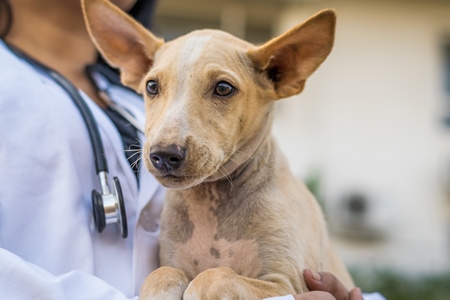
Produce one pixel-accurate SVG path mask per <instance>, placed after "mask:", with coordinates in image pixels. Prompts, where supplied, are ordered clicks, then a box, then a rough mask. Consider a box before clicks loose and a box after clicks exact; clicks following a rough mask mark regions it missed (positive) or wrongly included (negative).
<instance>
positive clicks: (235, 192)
mask: <svg viewBox="0 0 450 300" xmlns="http://www.w3.org/2000/svg"><path fill="white" fill-rule="evenodd" d="M275 158H276V146H275V142H274V141H273V138H272V137H271V136H270V135H267V136H265V137H264V139H263V140H262V141H261V143H260V144H259V145H258V148H257V149H256V151H255V152H254V153H253V155H252V156H251V158H249V159H247V160H246V161H245V162H244V163H243V164H241V165H240V166H238V167H237V168H236V169H235V170H234V171H233V172H232V173H231V174H229V175H227V176H223V177H221V178H219V179H217V180H214V181H206V182H203V183H202V184H200V185H197V186H194V187H192V188H190V189H187V190H178V191H177V192H180V193H183V194H184V195H185V196H186V197H183V198H184V199H186V200H188V201H196V202H197V203H198V202H203V201H204V202H205V203H207V202H209V201H213V200H212V198H214V201H216V203H219V202H228V201H234V200H236V198H242V197H245V196H246V195H247V194H252V193H254V192H256V191H257V190H258V189H259V188H261V186H262V185H264V184H265V183H267V181H268V180H270V179H271V178H273V177H274V176H273V174H274V172H275V169H274V165H275V163H274V160H275ZM208 200H209V201H208Z"/></svg>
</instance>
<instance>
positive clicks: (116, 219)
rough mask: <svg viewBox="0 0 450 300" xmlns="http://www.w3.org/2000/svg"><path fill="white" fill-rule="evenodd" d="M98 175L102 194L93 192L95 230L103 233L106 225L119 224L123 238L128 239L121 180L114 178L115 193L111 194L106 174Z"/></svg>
mask: <svg viewBox="0 0 450 300" xmlns="http://www.w3.org/2000/svg"><path fill="white" fill-rule="evenodd" d="M98 175H99V177H100V182H101V185H102V193H99V192H98V191H96V190H93V191H92V207H93V210H94V222H95V228H96V229H97V231H98V232H102V231H103V230H104V229H105V227H106V225H108V224H112V223H117V225H118V227H119V230H120V234H121V236H122V237H123V238H126V237H127V236H128V224H127V215H126V212H125V203H124V201H123V195H122V187H121V186H120V182H119V178H117V177H114V178H113V191H112V193H111V192H110V189H109V186H108V183H107V181H106V172H100V173H99V174H98Z"/></svg>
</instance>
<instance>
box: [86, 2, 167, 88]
mask: <svg viewBox="0 0 450 300" xmlns="http://www.w3.org/2000/svg"><path fill="white" fill-rule="evenodd" d="M82 7H83V13H84V18H85V21H86V24H87V28H88V31H89V34H90V35H91V38H92V40H93V41H94V43H95V45H96V46H97V49H98V50H99V51H100V53H101V54H102V55H103V57H104V58H105V60H106V61H107V62H108V63H109V64H110V65H111V66H113V67H117V68H119V69H120V72H121V80H122V83H123V84H124V85H126V86H129V87H131V88H132V89H135V90H137V89H138V87H139V83H140V82H141V80H142V78H143V76H144V75H145V74H146V73H147V72H148V71H149V69H150V67H151V65H152V64H153V59H154V55H155V52H156V50H157V49H158V48H159V47H160V46H161V45H162V44H163V43H164V41H163V40H162V39H159V38H156V37H155V36H154V35H153V34H151V33H150V32H149V31H148V30H146V29H145V28H144V27H143V26H142V25H141V24H139V23H138V22H136V21H135V20H133V19H132V18H131V17H130V16H128V15H127V14H126V13H124V12H123V11H122V10H121V9H119V8H118V7H116V6H115V5H113V4H111V2H110V1H108V0H82Z"/></svg>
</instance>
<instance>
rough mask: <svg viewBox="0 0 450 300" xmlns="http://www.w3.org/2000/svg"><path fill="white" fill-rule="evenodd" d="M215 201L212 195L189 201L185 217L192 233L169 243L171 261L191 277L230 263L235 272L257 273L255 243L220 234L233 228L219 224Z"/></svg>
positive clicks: (256, 245)
mask: <svg viewBox="0 0 450 300" xmlns="http://www.w3.org/2000/svg"><path fill="white" fill-rule="evenodd" d="M218 203H219V201H217V200H214V199H213V200H211V201H208V202H201V203H190V204H189V207H188V216H189V217H188V219H189V223H190V225H191V226H192V228H193V230H192V235H191V237H190V238H189V239H188V240H187V241H185V242H184V243H174V244H173V248H172V250H173V252H172V253H173V256H172V258H171V263H172V264H173V266H175V267H176V268H179V269H181V270H183V271H184V272H185V273H186V275H187V276H188V277H190V278H191V279H192V278H194V277H195V276H196V275H198V274H199V273H201V272H202V271H204V270H206V269H209V268H215V267H230V268H232V269H233V270H235V271H236V273H237V274H240V275H244V276H247V277H253V278H255V277H257V276H258V275H259V274H260V272H261V269H262V264H261V260H260V257H259V251H258V244H257V243H256V241H255V240H251V239H243V238H234V239H229V240H227V239H226V238H225V237H224V236H223V231H224V230H229V231H233V229H232V227H229V228H228V226H226V228H224V224H220V221H219V220H221V218H218V210H219V209H221V208H220V207H219V205H218ZM230 218H233V216H230ZM236 222H239V220H236ZM236 234H237V233H236ZM232 235H233V232H228V234H227V236H228V237H229V236H232Z"/></svg>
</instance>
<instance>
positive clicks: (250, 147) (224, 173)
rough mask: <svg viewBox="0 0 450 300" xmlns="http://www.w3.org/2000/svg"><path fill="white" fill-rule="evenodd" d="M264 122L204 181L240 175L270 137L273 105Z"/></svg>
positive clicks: (229, 178)
mask: <svg viewBox="0 0 450 300" xmlns="http://www.w3.org/2000/svg"><path fill="white" fill-rule="evenodd" d="M265 119H266V122H265V123H264V126H263V127H262V128H261V130H260V131H259V132H258V133H257V134H256V135H254V136H253V137H252V138H250V139H249V140H247V141H245V142H243V143H242V144H241V145H240V146H239V147H238V149H237V150H235V151H234V153H233V154H232V155H231V156H230V158H228V160H227V161H226V162H225V163H224V164H223V165H221V166H220V168H219V170H218V171H217V172H216V173H215V174H213V175H212V176H210V177H208V178H206V179H205V180H204V183H206V182H220V181H223V180H228V181H230V180H235V179H237V177H242V174H241V173H242V171H243V170H245V169H246V168H247V167H248V165H249V164H251V163H252V161H253V160H254V158H255V156H257V155H258V154H259V153H261V149H262V148H263V147H265V146H267V145H266V143H267V142H268V140H269V137H270V130H271V128H272V121H273V105H272V104H271V105H269V106H268V111H267V114H266V117H265Z"/></svg>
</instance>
